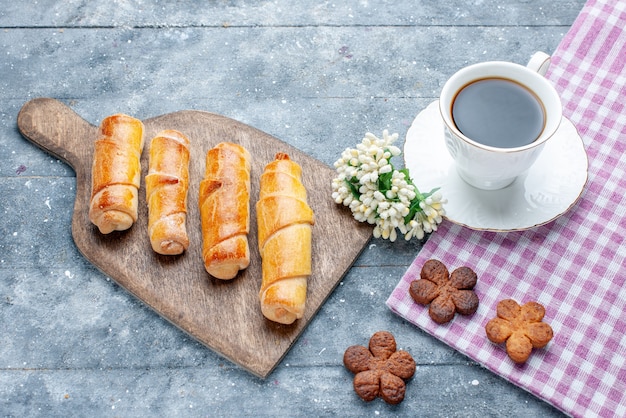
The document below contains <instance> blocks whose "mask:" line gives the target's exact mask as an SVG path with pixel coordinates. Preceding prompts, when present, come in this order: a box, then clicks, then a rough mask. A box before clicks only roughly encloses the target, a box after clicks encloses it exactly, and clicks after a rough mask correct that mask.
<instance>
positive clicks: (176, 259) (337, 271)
mask: <svg viewBox="0 0 626 418" xmlns="http://www.w3.org/2000/svg"><path fill="white" fill-rule="evenodd" d="M106 116H109V115H102V117H103V118H104V117H106ZM131 116H132V115H131ZM143 122H144V125H145V128H146V130H145V133H144V135H145V143H146V145H145V147H144V152H143V154H142V158H141V164H142V185H141V189H140V190H139V219H138V221H137V222H136V223H135V225H134V226H133V227H132V228H131V229H130V230H128V231H124V232H114V233H111V234H108V235H102V234H100V233H99V231H98V230H97V228H96V227H95V226H94V225H92V224H91V223H90V222H89V219H88V216H87V215H88V208H89V198H90V193H91V186H90V185H91V162H92V157H93V148H94V147H93V144H94V141H95V139H96V138H97V135H98V128H97V127H96V126H94V125H92V124H90V123H89V122H87V121H85V120H84V119H82V118H81V117H80V116H79V115H77V114H76V113H75V112H74V111H72V110H71V109H70V108H69V107H67V106H66V105H64V104H63V103H61V102H59V101H57V100H54V99H49V98H38V99H34V100H31V101H29V102H27V103H26V104H24V106H23V107H22V109H21V110H20V112H19V115H18V128H19V130H20V132H21V133H22V135H23V136H24V137H26V138H27V139H29V140H30V141H32V142H33V143H35V144H36V145H38V146H39V147H41V148H43V149H44V150H46V151H47V152H49V153H50V154H53V155H55V156H57V157H58V158H60V159H62V160H64V161H66V162H67V163H68V164H69V165H70V166H71V167H72V168H73V169H74V170H75V172H76V200H75V203H74V213H73V216H72V236H73V238H74V242H75V243H76V245H77V247H78V249H79V250H80V252H81V253H82V254H83V255H84V256H85V257H86V258H87V259H88V260H89V261H90V262H91V263H93V264H94V265H95V266H97V267H98V268H99V269H101V270H102V271H103V272H104V273H105V274H107V275H108V276H110V277H111V278H112V279H113V280H115V281H116V282H117V283H118V284H119V285H120V286H122V287H123V288H125V289H126V290H128V291H129V292H130V293H132V294H133V295H135V296H136V297H137V298H139V299H140V300H142V301H143V302H144V303H146V304H147V305H148V306H150V307H151V308H152V309H154V310H155V311H156V312H158V313H159V314H160V315H162V316H163V317H164V318H166V319H167V320H169V321H170V322H171V323H172V324H174V325H176V326H177V327H180V328H181V329H182V330H184V331H185V332H187V333H188V334H189V335H191V336H192V337H194V338H195V339H197V340H198V341H200V342H201V343H203V344H204V345H206V346H207V347H209V348H211V349H213V350H215V351H216V352H217V353H219V354H221V355H223V356H224V357H226V358H228V359H230V360H231V361H233V362H234V363H236V364H239V365H240V366H242V367H243V368H245V369H246V370H248V371H250V372H251V373H253V374H255V375H257V376H259V377H262V378H265V377H267V375H268V374H269V373H270V372H271V371H272V369H273V368H274V367H275V366H276V365H277V364H278V363H279V362H280V360H281V359H282V358H283V356H284V355H285V354H286V353H287V351H288V350H289V348H290V347H291V346H292V345H293V343H294V342H295V341H296V339H297V338H298V336H299V335H300V334H301V332H302V331H303V330H304V328H305V327H306V326H307V324H308V323H309V322H310V321H311V319H312V318H313V316H314V315H315V313H316V312H317V311H318V310H319V309H320V307H321V305H322V304H323V303H324V301H325V300H326V298H327V297H328V296H329V295H330V293H331V292H332V291H333V289H334V288H335V286H336V285H337V284H338V283H339V281H340V280H341V278H342V277H343V275H344V274H345V273H346V271H347V270H348V268H349V267H350V266H351V265H352V264H353V262H354V261H355V259H356V258H357V256H358V255H359V254H360V252H361V251H362V249H363V248H364V246H365V245H366V244H367V242H368V241H369V239H370V237H371V234H372V229H371V227H369V226H368V225H363V224H357V223H356V222H354V220H353V219H352V216H351V214H350V212H349V211H347V210H345V208H344V207H342V206H339V205H336V204H335V203H334V202H333V200H332V199H331V197H330V183H331V180H332V178H333V176H334V170H333V169H332V168H331V167H328V166H327V165H325V164H323V163H322V162H320V161H318V160H316V159H314V158H311V157H309V156H307V155H306V154H304V153H303V152H300V151H298V150H297V149H295V148H293V147H292V146H290V145H288V144H286V143H284V142H282V141H280V140H279V139H276V138H274V137H272V136H270V135H268V134H266V133H264V132H261V131H259V130H257V129H255V128H252V127H250V126H248V125H245V124H243V123H240V122H237V121H235V120H232V119H229V118H227V117H224V116H220V115H217V114H213V113H208V112H202V111H180V112H175V113H170V114H166V115H162V116H158V117H155V118H151V119H147V120H144V121H143ZM163 129H176V130H179V131H181V132H183V133H184V134H185V135H187V136H188V137H189V139H190V141H191V162H190V187H189V196H188V221H187V225H188V233H189V238H190V247H189V249H188V250H187V251H186V252H185V253H184V254H182V255H180V256H161V255H158V254H156V253H154V252H153V251H152V249H151V247H150V241H149V239H148V234H147V221H148V210H147V206H146V200H145V186H144V184H143V177H144V176H145V174H146V173H147V169H148V146H149V145H148V144H149V141H150V140H151V139H152V137H154V136H155V135H156V134H157V133H158V132H159V131H161V130H163ZM222 141H229V142H234V143H238V144H241V145H243V146H244V147H246V148H247V149H248V150H249V151H250V153H251V155H252V158H253V162H252V193H251V231H250V236H249V242H250V255H251V262H250V266H249V267H248V269H247V270H245V271H243V272H240V274H239V275H238V276H237V277H236V278H235V279H234V280H233V281H227V282H223V281H219V280H216V279H214V278H212V277H210V276H209V275H208V274H207V273H206V271H205V270H204V265H203V262H202V257H201V230H200V217H199V210H198V187H199V182H200V180H201V178H202V176H203V174H204V165H205V156H206V152H207V151H208V150H209V149H210V148H212V147H213V146H215V145H216V144H217V143H219V142H222ZM277 152H285V153H287V154H289V156H290V157H291V159H293V160H294V161H296V162H297V163H299V164H300V165H301V166H302V171H303V183H304V185H305V187H306V188H307V190H308V193H309V195H308V200H309V205H310V206H311V207H312V208H313V210H314V212H315V217H316V218H315V221H316V222H315V225H314V227H313V248H312V250H313V261H312V264H313V272H312V275H311V277H310V278H309V282H308V294H307V306H306V312H305V315H304V318H303V319H301V320H299V321H296V323H295V324H293V325H289V326H285V325H280V324H276V323H273V322H271V321H268V320H266V319H265V318H264V317H263V316H262V314H261V310H260V305H259V298H258V292H259V288H260V284H261V259H260V256H259V252H258V247H257V233H256V214H255V211H254V204H255V202H256V201H257V200H258V194H259V184H258V180H259V176H260V174H261V173H262V171H263V168H264V167H265V165H266V164H267V163H268V162H270V161H272V160H273V159H274V155H275V154H276V153H277Z"/></svg>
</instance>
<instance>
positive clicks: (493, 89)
mask: <svg viewBox="0 0 626 418" xmlns="http://www.w3.org/2000/svg"><path fill="white" fill-rule="evenodd" d="M452 118H453V120H454V124H455V125H456V127H457V128H458V129H459V131H461V133H462V134H463V135H465V136H466V137H468V138H470V139H471V140H473V141H475V142H478V143H481V144H484V145H488V146H492V147H497V148H516V147H522V146H524V145H528V144H531V143H532V142H534V141H535V140H536V139H537V138H539V135H541V132H542V131H543V128H544V125H545V111H544V109H543V105H542V104H541V101H539V99H538V98H537V97H536V96H535V94H533V93H532V92H531V91H530V90H528V89H527V88H526V87H524V86H523V85H521V84H519V83H517V82H515V81H512V80H508V79H505V78H484V79H480V80H476V81H472V82H471V83H469V84H467V85H465V86H464V87H463V88H461V89H460V90H459V92H458V93H457V94H456V96H455V98H454V101H453V102H452Z"/></svg>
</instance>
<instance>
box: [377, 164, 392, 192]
mask: <svg viewBox="0 0 626 418" xmlns="http://www.w3.org/2000/svg"><path fill="white" fill-rule="evenodd" d="M392 178H393V170H392V171H391V172H389V173H383V174H379V175H378V190H380V192H381V193H382V194H385V193H386V192H387V191H388V190H391V179H392Z"/></svg>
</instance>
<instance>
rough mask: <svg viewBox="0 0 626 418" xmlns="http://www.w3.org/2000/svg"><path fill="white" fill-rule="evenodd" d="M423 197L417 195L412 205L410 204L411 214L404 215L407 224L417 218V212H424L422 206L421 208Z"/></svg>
mask: <svg viewBox="0 0 626 418" xmlns="http://www.w3.org/2000/svg"><path fill="white" fill-rule="evenodd" d="M420 202H421V199H419V198H418V197H416V198H415V199H413V201H411V206H409V214H408V215H406V216H405V217H404V223H405V225H406V224H408V223H409V222H410V221H411V219H413V218H415V215H416V214H417V212H422V208H420Z"/></svg>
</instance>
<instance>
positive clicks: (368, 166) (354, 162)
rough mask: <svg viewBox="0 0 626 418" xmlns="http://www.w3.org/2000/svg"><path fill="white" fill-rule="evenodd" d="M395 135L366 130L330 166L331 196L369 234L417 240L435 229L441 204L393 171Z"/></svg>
mask: <svg viewBox="0 0 626 418" xmlns="http://www.w3.org/2000/svg"><path fill="white" fill-rule="evenodd" d="M397 139H398V134H397V133H394V134H393V135H389V132H388V131H387V130H384V131H383V137H382V138H378V137H376V136H375V135H374V134H372V133H370V132H368V133H366V134H365V137H364V138H363V140H362V141H361V143H360V144H357V146H356V148H346V149H345V150H344V151H343V153H342V154H341V158H339V159H338V160H337V161H335V163H334V167H335V169H336V171H337V177H336V178H334V179H333V180H332V185H331V187H332V198H333V200H334V201H335V202H336V203H337V204H343V205H345V206H347V207H349V208H350V210H351V211H352V214H353V216H354V219H356V220H357V221H359V222H367V223H369V224H372V225H375V227H374V236H375V237H377V238H383V239H389V240H390V241H395V240H396V238H397V235H398V233H397V232H396V230H399V231H400V233H401V234H402V235H404V237H405V239H406V240H410V239H411V238H413V237H416V238H418V239H422V238H423V237H424V234H425V233H430V232H432V231H436V230H437V225H438V224H439V223H441V221H442V220H443V216H444V215H445V210H444V208H443V205H444V204H445V203H446V200H445V199H443V198H442V196H441V193H440V192H438V191H431V192H430V193H426V194H421V193H420V192H419V190H417V188H416V187H415V185H414V184H413V182H412V180H411V179H410V178H409V177H408V170H396V169H395V168H394V166H393V164H392V163H391V158H393V157H396V156H399V155H400V154H401V151H400V148H398V147H396V146H394V145H393V143H394V142H395V141H396V140H397Z"/></svg>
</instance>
